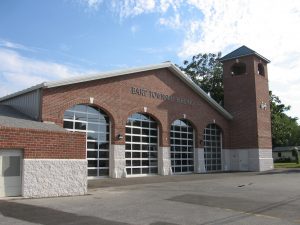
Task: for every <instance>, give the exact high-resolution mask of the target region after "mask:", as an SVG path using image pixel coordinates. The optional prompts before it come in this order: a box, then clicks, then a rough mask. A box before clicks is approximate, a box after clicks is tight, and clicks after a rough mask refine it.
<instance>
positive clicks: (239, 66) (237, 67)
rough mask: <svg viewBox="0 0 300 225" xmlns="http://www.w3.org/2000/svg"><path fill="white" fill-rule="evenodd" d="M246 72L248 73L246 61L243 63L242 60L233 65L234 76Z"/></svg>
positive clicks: (232, 72)
mask: <svg viewBox="0 0 300 225" xmlns="http://www.w3.org/2000/svg"><path fill="white" fill-rule="evenodd" d="M245 73H246V64H245V63H241V62H239V63H235V64H233V66H232V67H231V74H232V75H233V76H237V75H243V74H245Z"/></svg>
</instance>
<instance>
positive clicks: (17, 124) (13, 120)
mask: <svg viewBox="0 0 300 225" xmlns="http://www.w3.org/2000/svg"><path fill="white" fill-rule="evenodd" d="M1 126H3V127H13V128H25V129H34V130H43V131H60V132H67V131H66V130H65V129H64V128H62V127H60V126H58V125H56V124H48V123H42V122H38V121H35V120H33V119H31V118H30V117H28V116H27V115H25V114H23V113H21V112H19V111H18V110H16V109H14V108H12V107H11V106H8V105H1V104H0V127H1Z"/></svg>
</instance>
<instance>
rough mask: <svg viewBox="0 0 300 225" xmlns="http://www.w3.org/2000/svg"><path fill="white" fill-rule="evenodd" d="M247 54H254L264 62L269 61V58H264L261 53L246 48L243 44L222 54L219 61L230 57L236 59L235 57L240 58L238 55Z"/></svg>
mask: <svg viewBox="0 0 300 225" xmlns="http://www.w3.org/2000/svg"><path fill="white" fill-rule="evenodd" d="M248 55H256V56H257V57H258V58H260V59H262V60H263V61H265V62H266V63H269V62H270V60H268V59H267V58H265V57H263V56H262V55H260V54H258V53H257V52H256V51H254V50H252V49H250V48H248V47H247V46H245V45H243V46H241V47H239V48H238V49H236V50H234V51H233V52H230V53H228V54H227V55H225V56H223V57H222V58H221V59H220V61H221V62H223V61H227V60H230V59H236V58H240V57H243V56H248Z"/></svg>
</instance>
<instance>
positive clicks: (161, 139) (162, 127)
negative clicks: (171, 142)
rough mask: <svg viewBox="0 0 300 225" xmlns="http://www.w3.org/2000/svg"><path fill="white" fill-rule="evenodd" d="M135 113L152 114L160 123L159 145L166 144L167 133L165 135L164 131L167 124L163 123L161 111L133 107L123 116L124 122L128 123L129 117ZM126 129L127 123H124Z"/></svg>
mask: <svg viewBox="0 0 300 225" xmlns="http://www.w3.org/2000/svg"><path fill="white" fill-rule="evenodd" d="M134 113H141V114H146V115H149V116H151V117H152V118H153V119H154V120H155V121H156V122H157V124H158V128H159V136H158V138H159V145H160V146H164V145H166V143H165V137H164V136H165V135H164V131H165V129H166V126H165V124H163V123H162V121H164V120H163V118H161V117H160V116H159V113H158V112H155V111H153V110H151V109H149V108H147V112H144V107H136V108H133V109H132V110H129V111H128V112H127V113H126V114H124V117H123V120H122V121H123V123H122V124H126V121H127V118H128V117H129V116H130V115H132V114H134ZM124 131H125V125H124Z"/></svg>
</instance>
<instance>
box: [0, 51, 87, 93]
mask: <svg viewBox="0 0 300 225" xmlns="http://www.w3.org/2000/svg"><path fill="white" fill-rule="evenodd" d="M86 72H90V71H84V70H82V69H79V68H78V69H76V68H75V69H74V68H70V67H68V66H67V65H64V64H59V63H55V62H49V61H42V60H37V59H32V58H28V57H25V56H22V55H21V54H20V53H19V52H17V51H15V50H11V49H5V48H0V85H1V89H0V96H3V95H7V94H9V93H12V92H15V91H17V90H20V89H24V88H28V87H30V86H32V85H36V84H39V83H42V82H44V81H49V80H57V79H64V78H69V77H72V76H77V75H79V74H81V73H86Z"/></svg>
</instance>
